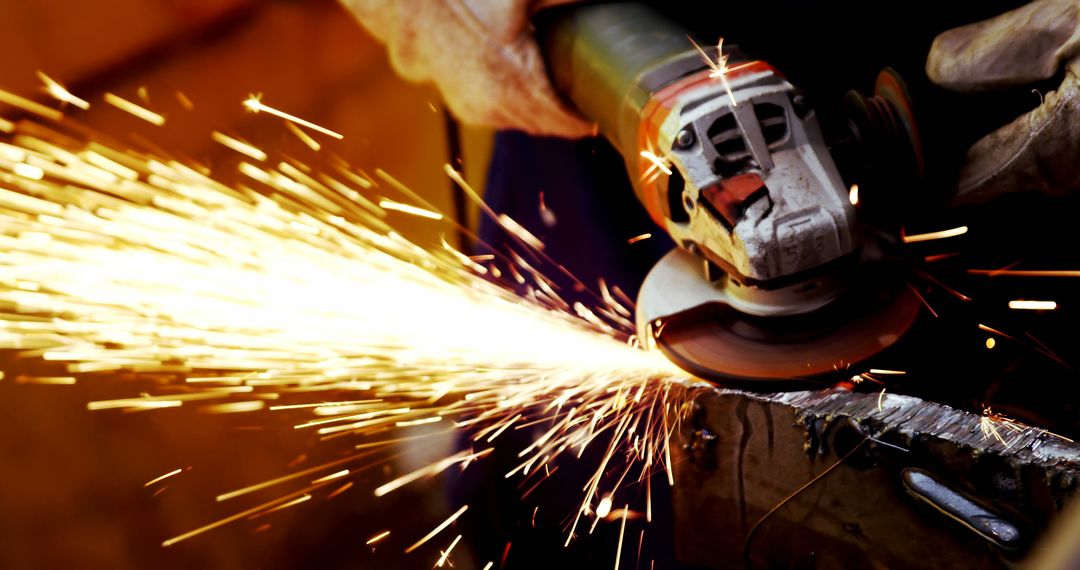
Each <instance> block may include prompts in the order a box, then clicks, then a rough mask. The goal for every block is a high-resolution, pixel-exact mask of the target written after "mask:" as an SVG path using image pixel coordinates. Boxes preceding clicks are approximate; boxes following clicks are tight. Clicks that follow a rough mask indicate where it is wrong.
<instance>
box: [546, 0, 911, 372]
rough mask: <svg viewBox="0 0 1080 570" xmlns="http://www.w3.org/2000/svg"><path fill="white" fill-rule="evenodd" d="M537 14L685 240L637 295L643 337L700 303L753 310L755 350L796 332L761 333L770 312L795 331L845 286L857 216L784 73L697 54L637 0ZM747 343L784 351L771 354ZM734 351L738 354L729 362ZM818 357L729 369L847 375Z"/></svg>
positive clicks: (651, 208) (650, 196)
mask: <svg viewBox="0 0 1080 570" xmlns="http://www.w3.org/2000/svg"><path fill="white" fill-rule="evenodd" d="M536 23H537V31H538V33H537V36H538V39H539V41H540V43H541V46H542V50H543V52H544V56H545V60H546V64H547V66H548V70H549V73H550V74H551V76H552V80H553V83H554V84H555V86H556V88H557V89H558V90H559V91H560V92H561V93H562V94H563V95H565V96H566V98H567V99H569V100H570V102H572V103H573V104H574V105H575V106H576V107H577V109H578V110H579V111H580V112H581V113H582V114H583V115H585V116H586V117H588V118H589V119H591V120H593V121H595V122H596V123H597V125H598V129H599V132H600V133H601V134H603V135H604V136H605V137H606V138H608V139H609V140H610V141H611V143H612V144H613V145H614V146H615V147H616V148H617V149H618V150H619V151H620V152H621V154H622V155H623V157H624V159H625V161H626V167H627V171H628V173H629V175H630V180H631V183H632V184H633V186H634V189H635V192H636V194H637V196H638V198H639V200H640V201H641V203H642V204H643V205H644V206H645V208H646V210H647V211H648V213H649V214H650V216H651V217H652V219H653V220H654V221H655V222H656V223H657V224H658V225H660V226H661V227H663V228H664V230H666V231H667V232H668V233H669V234H670V235H671V237H672V238H673V240H674V241H675V243H676V244H678V246H679V248H678V249H677V250H675V251H673V252H671V253H669V254H668V255H667V256H666V257H665V258H664V259H662V260H661V261H660V263H659V264H658V265H657V266H656V267H655V268H654V269H653V271H652V272H651V273H650V275H649V276H648V278H647V279H646V280H645V283H644V284H643V286H642V289H641V292H640V294H639V298H638V303H637V314H636V320H637V329H638V331H637V332H638V336H639V338H640V339H641V340H642V341H643V342H644V343H645V344H646V345H650V344H652V343H653V342H655V341H656V340H658V339H660V333H661V329H662V328H663V327H664V326H665V323H667V322H669V321H671V320H672V319H673V318H676V317H680V316H685V315H689V314H691V313H696V312H700V310H701V308H702V307H709V308H711V309H716V308H718V307H720V308H723V309H724V310H728V311H729V312H730V311H734V313H735V314H737V315H738V316H740V318H741V317H742V316H746V317H747V318H750V319H756V320H755V323H754V324H753V325H752V326H750V327H749V328H750V329H753V330H752V331H751V332H750V333H749V335H750V336H751V337H753V338H748V339H747V338H744V339H743V340H748V343H747V346H748V347H753V348H755V349H756V348H758V347H759V346H760V345H761V344H762V342H761V341H765V344H774V343H775V342H774V341H776V340H777V339H780V341H781V343H782V342H784V341H783V338H784V335H780V336H777V335H771V334H770V332H769V331H767V330H766V331H763V330H761V327H759V326H758V323H761V322H763V321H761V319H766V320H769V319H772V324H770V325H768V326H773V325H775V324H776V323H780V322H783V328H785V329H787V328H790V327H789V326H788V325H789V324H790V322H791V320H792V319H796V320H798V319H801V317H802V316H804V315H808V314H812V313H815V312H819V311H821V310H822V309H823V308H824V307H826V306H828V305H830V304H833V303H834V302H835V301H836V300H837V299H838V298H840V297H841V296H842V295H844V294H845V293H846V292H847V290H848V289H849V287H848V285H849V283H851V282H852V271H853V269H854V268H855V266H856V261H857V258H858V257H859V253H860V241H859V232H858V231H857V229H858V228H857V224H856V222H857V220H856V213H855V209H854V206H853V204H852V201H849V192H848V188H847V185H846V184H845V182H844V179H843V178H842V177H841V175H840V173H839V171H838V169H837V166H836V164H835V163H834V161H833V157H832V155H831V153H830V151H829V147H828V146H827V144H826V141H825V140H824V137H823V136H822V133H821V129H820V127H819V125H818V122H817V117H816V114H815V113H814V111H813V109H811V108H809V106H808V105H806V104H805V101H804V100H803V97H802V96H801V95H800V93H799V92H798V90H797V89H796V87H795V86H793V85H792V84H790V83H789V82H788V81H787V80H786V79H785V78H784V76H783V75H782V74H781V73H780V72H779V71H778V70H776V69H774V68H773V67H772V66H770V65H769V64H768V63H766V62H763V61H756V60H750V59H748V58H746V57H745V56H743V55H742V54H741V53H739V51H738V50H737V49H730V48H729V49H724V50H723V51H721V49H720V46H717V47H715V48H706V49H703V48H700V47H698V46H697V45H696V44H694V43H693V42H692V40H691V39H690V38H689V36H688V35H687V32H686V31H685V30H684V29H682V28H681V27H679V26H678V25H676V24H673V23H672V22H670V21H668V20H667V19H665V18H664V17H663V16H662V15H660V14H658V13H657V12H655V11H654V10H652V9H650V8H648V7H645V6H642V5H639V4H633V3H604V4H594V5H572V6H567V7H563V8H556V9H552V10H548V11H545V12H541V13H540V14H539V15H538V18H537V20H536ZM893 316H894V317H896V318H889V317H887V318H885V320H884V321H883V322H886V323H887V324H886V325H885V326H888V327H890V328H889V329H888V330H887V331H886V332H888V331H891V330H895V329H897V328H900V329H903V328H906V327H907V326H908V325H909V324H910V321H911V320H913V319H914V313H913V311H911V310H906V309H905V310H904V311H902V314H900V315H893ZM726 320H728V321H729V322H733V321H731V319H726ZM734 324H735V327H734V328H737V329H747V328H748V327H747V326H745V323H742V322H741V321H740V322H735V323H734ZM695 326H696V325H695ZM683 328H685V327H683ZM766 328H767V327H766ZM673 329H674V327H673ZM696 330H697V329H696V328H695V331H696ZM711 330H712V329H710V328H708V327H706V329H702V332H701V334H712V333H711V332H710V331H711ZM870 332H871V334H870V337H869V338H871V339H872V341H871V342H870V343H868V344H866V343H863V344H864V346H862V348H859V349H858V350H856V351H855V353H853V354H850V355H849V358H845V359H846V360H848V361H850V360H852V359H860V358H862V357H863V356H866V355H868V354H872V353H874V352H877V351H878V350H880V349H881V348H882V347H884V346H886V345H887V344H889V343H891V342H892V340H895V336H896V335H890V334H874V331H870ZM696 334H698V333H697V332H692V333H690V335H689V337H694V336H695V335H696ZM740 334H741V333H740ZM785 334H786V333H785ZM830 334H831V331H826V333H825V334H824V335H817V336H818V337H822V336H824V337H829V336H830ZM743 336H744V337H745V336H746V335H743ZM850 337H851V335H850V334H842V335H840V337H835V335H833V337H832V338H831V339H830V340H828V341H827V342H835V341H836V340H837V338H845V339H850ZM788 338H791V337H790V335H788ZM796 342H798V343H801V345H800V346H799V348H800V350H801V352H802V353H805V354H808V355H814V354H815V353H817V352H820V351H821V350H820V349H821V348H822V347H821V346H820V345H819V344H816V340H815V341H813V342H810V343H809V344H807V342H806V337H805V335H802V336H798V335H797V338H796ZM841 342H846V341H841ZM727 344H728V345H730V346H731V347H737V346H739V343H738V342H735V343H727ZM661 348H662V349H663V348H664V347H663V346H661ZM668 348H670V347H668ZM706 351H712V347H710V348H708V349H707V350H706ZM665 352H666V353H667V354H668V356H669V357H671V358H672V359H673V360H674V361H675V362H676V363H678V364H680V365H682V366H683V367H684V368H687V369H688V370H690V371H691V372H694V373H695V374H698V375H703V376H706V377H709V376H712V374H710V372H714V371H715V369H716V368H717V366H713V365H712V364H711V363H710V362H708V361H712V360H715V358H714V356H715V355H714V356H706V357H704V358H697V357H685V355H684V356H682V357H680V356H679V355H678V353H679V352H680V350H679V349H672V350H665ZM740 352H741V353H742V354H750V353H754V354H753V355H752V356H750V357H749V358H750V359H751V360H755V361H756V360H761V359H762V358H764V359H765V360H775V359H774V358H773V357H771V356H770V355H769V353H768V350H766V351H765V352H763V353H760V354H758V352H759V351H757V350H750V351H740ZM729 356H735V357H736V359H738V358H739V356H740V355H739V354H729V353H723V352H722V353H720V354H719V356H718V357H717V358H718V359H719V360H720V361H726V360H730V358H729ZM814 359H815V362H814V363H809V362H807V363H803V362H797V363H794V364H793V365H792V366H791V367H779V368H769V367H766V368H765V369H764V371H763V372H762V371H759V367H757V366H755V365H754V363H752V362H751V363H749V365H748V366H741V365H737V366H729V367H727V372H728V373H729V374H722V375H724V376H727V375H732V374H733V375H735V376H739V377H750V378H753V377H758V376H767V377H773V378H779V377H787V376H789V375H792V374H795V375H802V374H801V373H804V372H808V373H809V374H811V375H812V374H816V373H819V372H822V371H825V370H832V369H834V368H835V364H834V362H833V361H832V360H830V359H829V358H828V357H825V358H817V357H815V358H814ZM845 359H842V360H845ZM804 364H806V366H804ZM720 368H723V367H720Z"/></svg>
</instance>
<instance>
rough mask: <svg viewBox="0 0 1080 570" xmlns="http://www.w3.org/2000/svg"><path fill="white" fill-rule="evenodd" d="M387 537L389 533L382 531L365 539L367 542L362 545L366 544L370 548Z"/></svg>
mask: <svg viewBox="0 0 1080 570" xmlns="http://www.w3.org/2000/svg"><path fill="white" fill-rule="evenodd" d="M388 536H390V531H388V530H384V531H382V532H380V533H379V534H376V535H375V536H373V537H371V538H369V539H367V542H365V543H364V544H367V545H368V546H371V545H372V544H375V543H376V542H379V541H380V540H382V539H384V538H386V537H388Z"/></svg>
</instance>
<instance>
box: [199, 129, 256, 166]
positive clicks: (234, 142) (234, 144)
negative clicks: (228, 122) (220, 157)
mask: <svg viewBox="0 0 1080 570" xmlns="http://www.w3.org/2000/svg"><path fill="white" fill-rule="evenodd" d="M210 137H211V138H212V139H214V141H216V142H218V143H219V144H221V145H224V146H225V147H228V148H231V149H232V150H235V151H236V152H238V153H240V154H243V155H245V156H249V157H251V158H254V159H255V160H258V161H259V162H262V161H264V160H266V153H265V152H263V151H262V149H260V148H258V147H256V146H255V145H253V144H251V143H248V142H244V141H242V140H240V139H237V138H233V137H230V136H229V135H226V134H225V133H221V132H218V131H214V132H213V133H211V134H210Z"/></svg>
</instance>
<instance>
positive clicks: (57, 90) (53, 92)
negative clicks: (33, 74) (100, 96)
mask: <svg viewBox="0 0 1080 570" xmlns="http://www.w3.org/2000/svg"><path fill="white" fill-rule="evenodd" d="M37 76H38V79H40V80H41V82H42V83H44V84H45V92H46V93H48V94H49V95H50V96H52V97H53V98H54V99H56V100H57V101H60V102H61V103H70V104H72V105H75V106H76V107H78V108H80V109H82V110H84V111H85V110H86V109H89V108H90V103H89V102H88V101H86V100H85V99H80V98H78V97H76V96H75V95H72V94H71V92H70V91H68V90H67V89H66V88H64V86H63V85H61V84H60V83H59V82H58V81H56V80H55V79H53V78H51V77H49V76H48V75H45V72H43V71H38V72H37Z"/></svg>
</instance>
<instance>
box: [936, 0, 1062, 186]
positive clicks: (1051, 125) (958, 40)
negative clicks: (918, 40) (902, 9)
mask: <svg viewBox="0 0 1080 570" xmlns="http://www.w3.org/2000/svg"><path fill="white" fill-rule="evenodd" d="M1062 68H1064V71H1065V79H1064V80H1063V81H1062V83H1061V85H1060V86H1059V87H1058V89H1057V90H1056V91H1052V92H1050V93H1047V94H1046V95H1045V96H1044V98H1043V102H1042V104H1041V105H1040V106H1039V107H1038V108H1036V109H1035V110H1033V111H1031V112H1029V113H1027V114H1025V115H1023V116H1021V117H1019V118H1017V119H1016V120H1015V121H1013V122H1012V123H1010V124H1008V125H1006V126H1004V127H1002V128H1001V129H999V130H997V131H995V132H993V133H991V134H989V135H987V136H986V137H984V138H983V139H982V140H980V141H978V142H977V143H975V145H974V146H972V147H971V149H970V150H969V151H968V154H967V162H966V164H965V165H964V167H963V169H962V170H961V173H960V179H959V182H958V185H957V192H956V195H955V197H954V199H953V201H954V203H972V202H982V201H986V200H988V199H990V198H992V197H994V196H997V195H1000V194H1002V193H1005V192H1013V191H1023V190H1033V189H1034V190H1039V191H1042V192H1045V193H1047V194H1052V195H1062V194H1066V193H1069V192H1073V191H1076V190H1080V161H1078V160H1077V158H1078V152H1080V97H1078V94H1080V78H1078V76H1077V74H1078V73H1080V2H1078V1H1077V0H1037V1H1035V2H1032V3H1031V4H1028V5H1026V6H1024V7H1022V8H1018V9H1016V10H1013V11H1011V12H1007V13H1005V14H1002V15H1000V16H998V17H996V18H992V19H990V20H986V21H984V22H979V23H976V24H971V25H968V26H964V27H961V28H956V29H953V30H949V31H947V32H945V33H943V34H941V35H939V36H938V37H937V38H936V39H935V40H934V44H933V46H932V47H931V49H930V56H929V58H928V59H927V62H926V71H927V74H928V75H929V77H930V79H931V80H932V81H934V82H935V83H937V84H938V85H941V86H943V87H946V88H949V89H953V90H956V91H964V92H974V91H982V90H989V89H994V88H1001V87H1012V86H1017V85H1023V84H1025V83H1030V82H1033V81H1038V80H1043V79H1049V78H1051V77H1053V76H1054V75H1055V74H1057V73H1058V71H1059V70H1061V69H1062Z"/></svg>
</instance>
